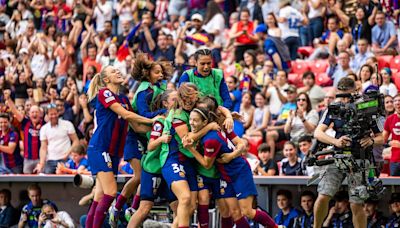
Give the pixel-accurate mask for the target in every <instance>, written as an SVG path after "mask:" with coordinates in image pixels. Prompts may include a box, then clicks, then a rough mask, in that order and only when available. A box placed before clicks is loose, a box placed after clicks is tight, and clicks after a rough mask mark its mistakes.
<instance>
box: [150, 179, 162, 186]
mask: <svg viewBox="0 0 400 228" xmlns="http://www.w3.org/2000/svg"><path fill="white" fill-rule="evenodd" d="M151 179H152V181H153V189H158V187H160V184H161V178H159V177H153V178H151Z"/></svg>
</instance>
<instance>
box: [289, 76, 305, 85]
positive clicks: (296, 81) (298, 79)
mask: <svg viewBox="0 0 400 228" xmlns="http://www.w3.org/2000/svg"><path fill="white" fill-rule="evenodd" d="M288 81H289V84H293V85H294V86H296V87H297V88H300V87H303V80H302V75H301V74H295V73H290V74H289V75H288Z"/></svg>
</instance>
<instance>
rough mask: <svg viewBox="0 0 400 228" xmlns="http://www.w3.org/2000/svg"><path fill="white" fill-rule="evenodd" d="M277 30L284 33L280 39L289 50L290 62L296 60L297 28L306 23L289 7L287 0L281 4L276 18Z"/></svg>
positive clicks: (303, 18)
mask: <svg viewBox="0 0 400 228" xmlns="http://www.w3.org/2000/svg"><path fill="white" fill-rule="evenodd" d="M277 21H278V25H279V28H280V29H281V30H282V31H284V32H283V33H282V39H283V41H284V42H285V44H286V45H287V46H288V48H289V52H290V58H291V60H296V59H297V49H298V48H299V47H300V34H299V28H300V26H301V25H302V24H303V25H305V24H307V23H308V19H307V17H306V16H305V15H302V14H301V13H300V12H299V11H298V10H296V9H295V8H293V7H292V6H290V1H289V0H284V1H282V2H281V9H280V10H279V16H278V18H277Z"/></svg>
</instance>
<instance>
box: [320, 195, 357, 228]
mask: <svg viewBox="0 0 400 228" xmlns="http://www.w3.org/2000/svg"><path fill="white" fill-rule="evenodd" d="M352 218H353V216H352V214H351V211H350V203H349V198H348V193H347V191H340V192H338V193H336V195H335V205H334V206H333V207H331V209H330V210H329V214H328V217H327V218H326V219H325V221H324V224H323V227H348V228H351V227H353V222H352Z"/></svg>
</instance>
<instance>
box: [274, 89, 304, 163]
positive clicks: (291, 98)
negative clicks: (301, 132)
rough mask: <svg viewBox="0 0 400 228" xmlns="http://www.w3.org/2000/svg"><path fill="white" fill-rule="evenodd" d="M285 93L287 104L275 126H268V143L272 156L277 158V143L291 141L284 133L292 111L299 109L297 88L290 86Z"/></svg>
mask: <svg viewBox="0 0 400 228" xmlns="http://www.w3.org/2000/svg"><path fill="white" fill-rule="evenodd" d="M285 91H286V93H287V102H286V103H285V104H284V105H283V106H282V108H281V110H280V113H279V116H278V119H277V121H276V122H275V125H274V126H268V132H267V143H268V145H269V146H270V147H271V153H272V156H275V142H279V141H282V140H288V139H289V135H287V134H286V133H285V131H284V129H285V124H286V121H287V120H288V118H289V116H290V111H294V110H296V108H297V105H296V97H297V89H296V87H294V86H293V85H290V86H289V87H288V88H287V89H286V90H285Z"/></svg>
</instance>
